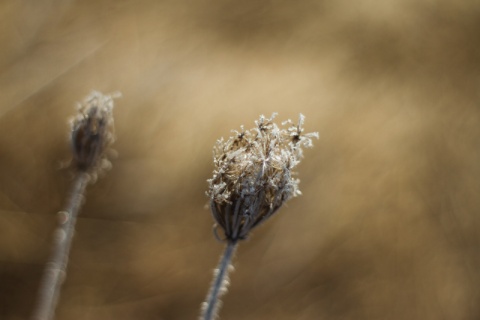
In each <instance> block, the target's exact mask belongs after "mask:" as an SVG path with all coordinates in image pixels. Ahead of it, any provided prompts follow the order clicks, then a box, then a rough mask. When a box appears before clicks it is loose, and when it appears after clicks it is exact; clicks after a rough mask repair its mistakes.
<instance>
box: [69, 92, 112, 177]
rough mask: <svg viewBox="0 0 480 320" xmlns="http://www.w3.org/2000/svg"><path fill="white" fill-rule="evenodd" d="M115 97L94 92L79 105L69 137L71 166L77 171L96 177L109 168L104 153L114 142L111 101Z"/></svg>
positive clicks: (105, 153)
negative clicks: (95, 175) (71, 154)
mask: <svg viewBox="0 0 480 320" xmlns="http://www.w3.org/2000/svg"><path fill="white" fill-rule="evenodd" d="M118 96H119V94H115V95H104V94H102V93H100V92H97V91H93V92H92V93H90V95H88V96H87V97H86V98H85V100H84V101H83V102H82V103H79V104H78V115H77V116H76V117H75V118H74V119H73V121H72V133H71V145H72V153H73V160H72V164H73V166H74V167H75V168H76V169H77V170H79V171H85V172H87V171H88V172H92V173H94V174H95V173H97V172H98V171H99V170H100V169H102V168H104V167H105V166H106V164H107V165H108V164H109V162H108V159H107V151H108V149H109V147H110V145H111V144H112V143H113V141H114V140H115V134H114V127H113V114H112V111H113V98H116V97H118Z"/></svg>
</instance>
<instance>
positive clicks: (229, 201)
mask: <svg viewBox="0 0 480 320" xmlns="http://www.w3.org/2000/svg"><path fill="white" fill-rule="evenodd" d="M275 116H276V114H273V115H272V116H271V117H270V118H269V119H267V118H265V117H264V116H263V115H262V116H260V119H259V120H258V121H255V124H256V127H255V128H253V129H250V130H245V129H244V128H243V127H241V131H233V132H234V136H232V137H230V138H229V139H228V140H226V141H225V140H224V139H223V138H222V139H220V140H218V141H217V144H216V146H215V147H214V151H213V153H214V156H213V157H214V167H215V168H214V171H213V178H212V179H209V180H208V183H209V189H208V191H207V195H208V196H209V197H210V207H211V211H212V214H213V217H214V219H215V221H216V224H217V225H218V226H220V227H221V228H222V229H223V232H224V236H225V240H226V241H227V246H226V249H225V252H224V254H223V256H222V258H221V260H220V263H219V266H218V268H217V269H216V271H215V276H214V280H213V283H212V286H211V288H210V292H209V294H208V296H207V299H206V301H205V302H204V303H203V305H202V314H201V319H204V320H210V319H213V318H214V317H215V316H216V315H217V313H218V307H219V303H220V301H219V298H220V296H221V295H222V294H223V293H225V292H226V287H227V284H228V270H229V268H230V264H231V263H230V262H231V259H232V256H233V254H234V252H235V249H236V247H237V244H238V241H239V240H243V239H245V238H246V237H247V236H248V234H249V233H250V231H251V230H252V229H254V228H255V227H257V226H258V225H260V224H261V223H263V222H264V221H266V220H267V219H268V218H270V217H271V216H272V215H273V214H275V213H276V212H277V210H278V209H279V208H280V207H281V206H282V204H284V203H285V202H286V201H287V200H289V199H290V198H292V197H295V196H297V195H300V194H301V193H300V190H299V189H298V184H299V180H298V179H296V178H294V175H295V173H294V172H293V171H292V170H293V169H294V168H295V167H296V166H297V165H298V163H299V162H300V159H301V158H302V157H303V154H302V148H303V147H311V146H312V138H318V133H306V134H304V133H303V123H304V120H305V117H304V116H303V115H301V114H300V118H299V121H298V124H296V125H295V124H293V123H292V121H290V120H288V121H285V122H283V123H282V126H287V127H286V128H280V127H278V126H277V125H276V124H275V123H274V122H273V120H274V118H275ZM215 230H216V229H215ZM216 236H217V238H218V237H219V236H218V234H217V233H216Z"/></svg>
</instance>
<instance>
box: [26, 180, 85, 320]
mask: <svg viewBox="0 0 480 320" xmlns="http://www.w3.org/2000/svg"><path fill="white" fill-rule="evenodd" d="M88 179H89V178H88V175H87V174H86V173H79V174H78V175H77V176H76V177H75V181H74V183H73V186H72V191H71V194H70V197H69V199H68V202H67V205H66V208H65V210H64V211H60V212H59V214H61V217H60V220H59V224H58V226H57V229H56V230H55V237H54V240H53V248H52V253H51V256H50V258H49V260H48V263H47V265H46V267H45V271H44V275H43V278H42V282H41V284H40V289H39V292H38V300H37V305H36V307H35V309H34V313H33V316H32V318H31V319H32V320H51V319H53V316H54V313H55V307H56V305H57V301H58V298H59V294H60V288H61V285H62V283H63V281H64V279H65V276H66V270H67V264H68V254H69V252H70V246H71V243H72V238H73V233H74V231H75V222H76V220H77V216H78V212H79V210H80V207H81V205H82V202H83V198H84V196H83V194H84V192H85V188H86V186H87V183H88Z"/></svg>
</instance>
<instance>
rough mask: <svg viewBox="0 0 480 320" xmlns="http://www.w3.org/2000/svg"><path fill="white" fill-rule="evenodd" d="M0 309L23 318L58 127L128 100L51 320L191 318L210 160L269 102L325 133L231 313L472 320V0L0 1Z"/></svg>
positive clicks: (262, 243)
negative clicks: (97, 105) (89, 109)
mask: <svg viewBox="0 0 480 320" xmlns="http://www.w3.org/2000/svg"><path fill="white" fill-rule="evenodd" d="M0 21H1V28H0V45H1V48H2V49H1V50H0V70H1V72H0V90H1V95H0V150H1V157H0V188H1V189H0V210H1V211H0V284H1V285H0V318H1V319H6V320H13V319H27V318H28V315H29V314H30V311H31V308H32V306H33V302H34V298H35V293H36V290H37V286H38V283H39V281H40V276H41V272H42V268H43V264H44V262H45V259H46V258H47V255H48V251H49V244H50V239H51V233H52V231H53V228H54V225H55V215H54V213H55V212H56V211H58V210H59V209H60V208H61V206H62V203H63V199H64V197H65V195H66V193H67V190H68V189H67V188H68V185H69V183H70V181H71V180H70V178H69V176H68V173H67V172H66V171H65V170H63V171H62V170H59V169H58V167H59V163H60V162H61V161H62V160H65V159H68V157H69V149H68V148H69V146H68V144H67V142H66V139H67V131H68V126H67V123H66V119H67V118H68V117H69V116H71V115H72V114H73V112H74V109H73V105H74V102H75V101H78V100H80V99H82V98H83V97H84V96H85V95H86V94H88V93H89V92H90V90H92V89H97V90H100V91H104V92H112V91H114V90H120V91H122V92H123V95H124V97H123V98H122V99H120V100H118V101H117V107H116V109H115V117H116V126H117V136H118V141H117V143H116V149H117V150H118V153H119V157H118V159H116V160H115V161H114V168H113V170H112V171H111V172H110V173H108V175H107V176H106V177H105V178H104V179H101V180H100V181H99V182H98V183H97V184H96V185H95V186H93V187H91V188H90V189H89V190H88V197H87V203H86V205H85V207H84V210H83V212H82V214H81V218H80V219H79V221H78V225H77V233H76V236H75V238H74V244H73V248H72V252H71V259H70V266H69V273H68V278H67V281H66V283H65V285H64V289H63V294H62V297H61V301H60V305H59V309H58V312H57V314H58V317H57V319H75V320H76V319H78V320H87V319H92V320H93V319H105V320H108V319H115V320H118V319H145V320H147V319H152V320H153V319H195V318H196V317H197V314H198V310H199V305H200V302H201V301H202V299H203V298H204V296H205V294H206V292H207V287H208V285H209V282H210V280H211V271H212V268H213V267H214V266H215V264H216V263H217V259H218V255H219V253H220V251H221V250H222V245H221V244H219V243H217V242H216V241H215V239H214V237H213V235H212V232H211V226H212V219H211V217H210V213H209V211H208V210H206V209H204V205H205V204H206V202H207V198H206V197H205V195H204V192H205V189H206V186H207V184H206V182H205V180H206V179H207V178H209V176H210V175H211V170H212V165H211V148H212V146H213V144H214V141H215V140H216V139H217V138H219V137H221V136H227V135H229V133H230V130H231V129H234V128H238V127H239V126H240V125H241V124H245V125H246V126H250V125H252V124H253V120H254V119H256V118H257V117H258V115H259V114H266V115H270V114H271V113H272V112H274V111H277V112H279V113H280V116H279V118H280V119H286V118H296V117H297V115H298V113H300V112H302V113H304V114H305V115H306V116H307V122H306V128H307V130H309V131H319V132H320V134H321V139H320V140H319V141H318V142H317V143H316V146H315V148H314V149H313V150H307V152H306V158H305V161H304V162H303V163H302V165H301V166H300V168H299V171H300V178H301V180H302V183H301V188H302V190H303V193H304V196H302V197H301V198H297V199H294V200H292V201H291V202H289V204H288V206H287V207H285V208H283V209H282V210H281V212H280V213H279V215H278V216H276V217H275V218H274V219H272V221H270V223H268V224H266V225H265V226H264V227H262V228H260V229H258V230H256V231H255V232H254V235H253V237H251V239H250V240H248V241H246V242H244V243H243V244H242V245H241V246H240V248H239V251H238V254H237V256H236V259H235V261H236V262H235V265H236V267H237V268H236V269H237V270H236V272H235V273H234V274H233V278H232V287H231V290H230V292H229V294H228V295H227V296H226V298H225V299H224V304H225V306H224V308H223V309H222V311H221V315H222V318H223V319H232V320H235V319H255V320H257V319H258V320H260V319H279V320H282V319H359V320H360V319H369V320H372V319H409V320H413V319H435V320H436V319H478V318H479V317H480V307H479V304H478V301H479V299H480V292H479V289H478V288H479V286H480V275H479V273H478V270H479V267H480V257H479V253H478V252H479V250H478V247H479V244H480V236H479V232H478V229H479V227H480V216H479V211H480V196H479V195H480V151H479V150H480V149H479V146H480V126H479V124H480V109H479V108H480V94H479V93H480V90H479V85H480V82H479V80H480V77H479V71H480V38H479V37H478V31H479V28H480V3H479V2H478V1H473V0H472V1H462V2H459V3H456V4H454V3H453V2H451V1H408V0H407V1H399V0H390V1H382V2H380V1H368V0H363V1H357V2H351V1H342V0H340V1H313V0H301V1H296V2H295V3H293V2H289V1H283V0H275V1H258V0H255V1H254V0H247V1H233V0H226V1H225V0H224V1H220V0H202V1H196V2H188V1H150V0H140V1H111V0H100V1H56V0H43V1H27V0H23V1H3V2H2V3H1V4H0Z"/></svg>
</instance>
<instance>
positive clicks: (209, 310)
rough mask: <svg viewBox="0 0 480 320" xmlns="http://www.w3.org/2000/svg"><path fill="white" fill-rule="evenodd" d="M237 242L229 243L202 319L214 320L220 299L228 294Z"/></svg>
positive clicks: (219, 265)
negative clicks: (229, 274)
mask: <svg viewBox="0 0 480 320" xmlns="http://www.w3.org/2000/svg"><path fill="white" fill-rule="evenodd" d="M237 244H238V242H237V241H228V243H227V246H226V248H225V252H224V253H223V256H222V258H221V259H220V263H219V264H218V268H217V269H216V270H215V273H214V279H213V282H212V286H211V287H210V291H209V293H208V296H207V299H206V300H205V302H204V303H203V308H202V314H201V317H200V319H203V320H213V319H214V317H215V316H216V315H217V313H218V309H219V305H220V297H221V296H222V295H223V294H224V293H226V292H227V286H228V272H229V269H230V266H231V261H232V257H233V253H234V252H235V249H236V248H237Z"/></svg>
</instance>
